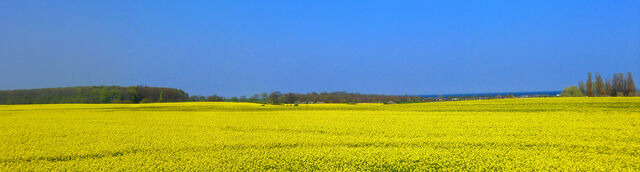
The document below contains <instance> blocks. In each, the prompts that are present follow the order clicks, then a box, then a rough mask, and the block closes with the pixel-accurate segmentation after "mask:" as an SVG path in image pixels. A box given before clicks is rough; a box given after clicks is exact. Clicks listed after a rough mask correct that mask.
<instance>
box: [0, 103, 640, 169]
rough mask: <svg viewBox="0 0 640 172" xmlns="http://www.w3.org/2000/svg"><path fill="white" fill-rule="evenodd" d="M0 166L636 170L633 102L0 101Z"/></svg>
mask: <svg viewBox="0 0 640 172" xmlns="http://www.w3.org/2000/svg"><path fill="white" fill-rule="evenodd" d="M0 138H1V139H0V171H14V170H21V171H22V170H39V171H42V170H45V171H48V170H70V169H72V170H78V169H79V170H110V171H111V170H120V169H128V170H132V171H138V170H160V169H165V170H175V169H228V170H240V171H245V170H269V169H276V170H332V171H333V170H348V171H352V170H402V171H405V170H424V169H428V170H462V169H464V170H469V169H485V170H513V169H520V170H531V169H534V170H557V169H562V170H565V169H573V170H607V171H608V170H616V169H617V170H640V98H540V99H504V100H483V101H460V102H436V103H417V104H394V105H382V104H357V105H346V104H316V105H301V106H298V107H292V106H275V105H267V106H260V105H259V104H249V103H161V104H91V105H87V104H77V105H76V104H64V105H60V104H58V105H0Z"/></svg>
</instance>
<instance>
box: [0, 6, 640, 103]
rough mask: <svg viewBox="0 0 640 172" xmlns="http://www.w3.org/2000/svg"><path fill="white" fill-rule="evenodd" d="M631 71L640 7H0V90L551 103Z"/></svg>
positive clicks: (636, 59) (639, 45) (638, 67)
mask: <svg viewBox="0 0 640 172" xmlns="http://www.w3.org/2000/svg"><path fill="white" fill-rule="evenodd" d="M587 72H601V73H602V74H603V76H605V78H609V77H611V75H612V74H613V73H616V72H625V73H626V72H632V73H633V74H635V78H636V79H635V80H636V83H639V82H640V80H639V79H638V78H640V77H638V76H640V1H637V0H635V1H623V0H621V1H611V0H603V1H589V0H580V1H538V0H536V1H369V0H365V1H238V0H233V1H129V0H126V1H116V0H109V1H56V0H46V1H30V0H2V1H0V89H21V88H42V87H63V86H86V85H123V86H129V85H148V86H162V87H175V88H181V89H183V90H185V91H187V92H188V93H190V94H201V95H210V94H218V95H223V96H241V95H247V96H250V95H252V94H253V93H260V92H271V91H275V90H279V91H283V92H311V91H316V92H321V91H349V92H361V93H383V94H410V95H412V94H446V93H480V92H507V91H549V90H560V89H562V88H563V87H565V86H569V85H576V83H577V82H578V81H579V80H586V73H587Z"/></svg>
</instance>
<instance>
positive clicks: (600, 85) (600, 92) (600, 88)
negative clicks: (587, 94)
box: [596, 73, 607, 96]
mask: <svg viewBox="0 0 640 172" xmlns="http://www.w3.org/2000/svg"><path fill="white" fill-rule="evenodd" d="M606 95H607V91H606V90H605V88H604V82H603V81H602V76H600V73H596V96H606Z"/></svg>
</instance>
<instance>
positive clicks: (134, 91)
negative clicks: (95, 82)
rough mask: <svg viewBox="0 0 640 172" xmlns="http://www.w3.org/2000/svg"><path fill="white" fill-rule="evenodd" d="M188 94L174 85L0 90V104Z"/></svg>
mask: <svg viewBox="0 0 640 172" xmlns="http://www.w3.org/2000/svg"><path fill="white" fill-rule="evenodd" d="M188 97H189V96H188V94H187V93H185V92H184V91H182V90H179V89H174V88H160V87H147V86H135V87H120V86H90V87H63V88H42V89H27V90H8V91H0V104H48V103H139V102H141V101H142V100H144V99H148V100H146V101H145V102H155V100H157V101H158V102H167V101H168V102H181V101H186V100H188Z"/></svg>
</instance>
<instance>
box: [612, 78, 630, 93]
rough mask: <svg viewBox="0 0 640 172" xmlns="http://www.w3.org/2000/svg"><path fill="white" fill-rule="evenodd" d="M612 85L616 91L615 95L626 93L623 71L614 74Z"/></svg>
mask: <svg viewBox="0 0 640 172" xmlns="http://www.w3.org/2000/svg"><path fill="white" fill-rule="evenodd" d="M611 82H612V83H611V86H612V87H613V90H614V92H615V95H614V96H618V94H622V95H625V94H626V93H625V92H626V91H627V90H626V87H625V85H626V82H625V80H624V74H622V73H616V74H613V81H611Z"/></svg>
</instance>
